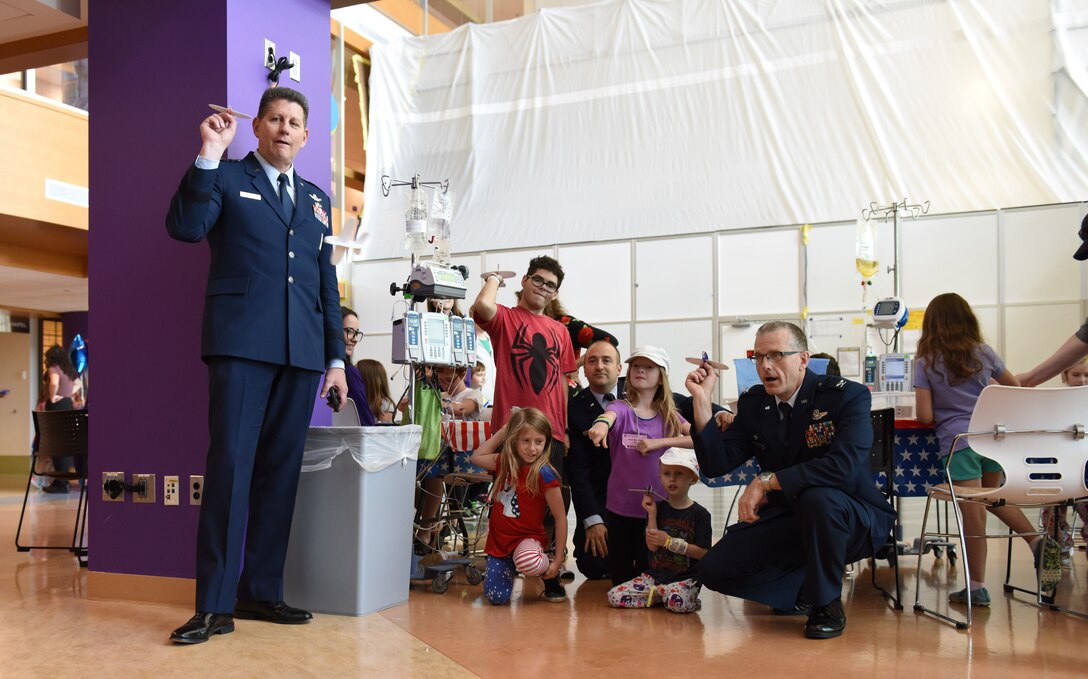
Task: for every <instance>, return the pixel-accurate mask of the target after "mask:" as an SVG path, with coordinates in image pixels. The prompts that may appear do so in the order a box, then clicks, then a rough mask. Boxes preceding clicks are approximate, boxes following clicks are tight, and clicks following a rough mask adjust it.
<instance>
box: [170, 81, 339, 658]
mask: <svg viewBox="0 0 1088 679" xmlns="http://www.w3.org/2000/svg"><path fill="white" fill-rule="evenodd" d="M308 112H309V106H308V104H307V102H306V98H305V97H304V96H302V94H301V93H299V92H296V91H294V90H291V89H287V88H285V87H277V88H274V89H269V90H267V91H266V92H265V94H264V96H262V97H261V103H260V108H259V110H258V111H257V118H256V119H255V120H254V121H253V134H254V135H255V136H256V137H257V151H256V153H250V154H249V155H247V156H246V157H245V158H243V159H242V160H240V161H227V160H221V159H222V157H223V154H224V152H225V151H226V148H227V146H228V145H230V143H231V141H232V140H233V139H234V133H235V132H236V131H237V119H236V118H235V116H234V115H233V113H231V112H230V111H226V112H223V113H216V114H213V115H210V116H208V117H207V118H205V119H204V120H203V121H202V122H201V124H200V137H201V142H202V145H201V149H200V155H199V156H198V157H197V160H196V162H195V163H194V164H193V165H192V166H191V167H190V168H189V171H188V172H186V174H185V177H184V178H183V179H182V181H181V186H180V187H179V188H178V191H177V193H176V194H174V198H173V200H172V201H171V202H170V211H169V213H168V214H167V217H166V228H167V231H169V233H170V235H171V236H173V237H174V238H176V239H177V240H180V241H185V242H192V243H195V242H199V241H200V240H203V239H205V238H206V239H207V241H208V244H209V246H210V247H211V263H210V265H209V270H208V286H207V290H206V292H205V297H204V325H203V333H202V338H201V357H202V358H203V359H204V362H205V363H207V364H208V394H209V403H208V425H209V432H210V435H211V436H210V439H211V440H210V445H209V447H208V458H207V463H206V466H205V471H204V489H203V498H202V499H201V508H200V524H199V526H198V528H197V545H196V615H194V616H193V617H192V619H190V620H189V622H187V623H186V624H184V625H182V626H181V627H179V628H178V629H176V630H174V632H173V634H172V635H171V636H170V638H171V639H172V640H173V641H174V642H176V643H183V644H195V643H200V642H203V641H207V640H208V638H209V637H210V636H211V635H213V634H226V633H228V632H232V631H234V617H235V616H237V617H240V618H249V619H257V620H267V621H269V622H275V623H286V624H298V623H305V622H308V621H309V620H310V618H311V617H312V616H311V615H310V613H309V612H308V611H303V610H300V609H297V608H292V607H290V606H288V605H287V604H286V603H284V602H283V564H284V560H285V559H286V556H287V539H288V534H289V532H290V528H291V515H292V513H293V512H294V506H295V492H296V489H297V487H298V477H299V472H300V470H301V467H302V448H303V444H304V442H305V439H306V432H307V427H308V426H309V422H310V415H311V412H312V410H313V402H314V394H315V393H316V392H317V385H318V381H319V380H320V379H321V374H322V373H323V372H324V373H325V377H324V385H323V386H322V388H321V396H322V397H324V396H326V395H327V394H328V392H329V389H330V388H331V387H334V386H335V387H337V388H338V389H339V391H340V394H341V395H344V394H346V393H347V385H346V383H345V380H344V338H343V330H342V326H341V318H340V295H339V292H338V290H337V285H336V269H335V268H334V267H333V265H332V263H331V259H330V257H331V254H332V253H331V250H332V246H331V245H327V244H326V243H325V238H326V237H328V236H330V235H331V234H332V232H331V230H330V228H329V215H330V214H331V207H330V204H329V197H328V195H327V194H326V193H325V192H324V191H322V190H321V189H320V188H318V187H317V186H315V185H314V184H311V183H309V182H307V181H306V180H304V179H302V178H301V177H299V176H298V174H297V173H295V171H294V159H295V156H296V155H297V154H298V152H299V150H300V149H301V148H302V147H303V146H304V145H305V144H306V137H307V129H306V118H307V114H308ZM243 554H244V558H243ZM239 573H240V574H239Z"/></svg>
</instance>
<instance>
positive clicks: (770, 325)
mask: <svg viewBox="0 0 1088 679" xmlns="http://www.w3.org/2000/svg"><path fill="white" fill-rule="evenodd" d="M779 330H785V331H786V332H788V333H789V334H790V344H791V345H792V349H793V350H794V351H808V338H807V337H805V332H804V331H803V330H801V328H798V327H797V326H796V325H794V324H793V323H790V322H789V321H768V322H766V323H764V324H763V325H761V326H759V330H756V336H757V337H758V336H759V335H765V334H767V333H770V332H777V331H779Z"/></svg>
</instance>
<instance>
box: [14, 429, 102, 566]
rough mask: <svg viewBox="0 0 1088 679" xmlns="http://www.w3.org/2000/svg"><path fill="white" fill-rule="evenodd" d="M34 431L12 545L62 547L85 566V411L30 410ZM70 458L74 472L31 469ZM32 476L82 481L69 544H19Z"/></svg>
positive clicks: (21, 546)
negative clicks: (58, 459)
mask: <svg viewBox="0 0 1088 679" xmlns="http://www.w3.org/2000/svg"><path fill="white" fill-rule="evenodd" d="M33 415H34V433H35V440H36V442H37V443H36V445H35V447H34V450H33V451H32V454H31V458H30V474H29V475H28V476H27V480H26V493H24V495H23V509H22V511H21V512H20V513H19V528H18V530H16V531H15V548H16V549H17V550H18V551H20V552H28V551H30V550H32V549H66V550H68V551H70V552H72V553H73V554H75V556H76V559H78V560H79V565H80V566H86V565H87V549H86V548H85V547H83V539H84V537H85V535H86V532H87V500H88V497H87V411H86V410H52V411H45V412H42V411H34V413H33ZM39 458H42V459H54V458H74V460H75V465H74V468H75V469H76V471H72V472H69V471H51V472H45V473H42V474H37V473H35V471H34V468H35V467H36V466H37V462H38V459H39ZM35 476H42V477H46V478H50V479H59V480H62V481H64V482H65V483H67V482H68V481H71V480H73V479H75V480H79V481H82V483H81V484H80V489H79V502H78V503H77V505H76V519H75V524H74V526H73V527H72V543H71V544H70V545H23V544H20V543H19V536H20V534H21V533H22V530H23V517H24V516H25V514H26V503H27V500H28V499H29V498H30V484H31V482H32V481H33V480H34V477H35Z"/></svg>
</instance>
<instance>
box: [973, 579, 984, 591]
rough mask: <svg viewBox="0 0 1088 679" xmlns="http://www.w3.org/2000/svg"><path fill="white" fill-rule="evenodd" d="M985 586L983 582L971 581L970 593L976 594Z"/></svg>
mask: <svg viewBox="0 0 1088 679" xmlns="http://www.w3.org/2000/svg"><path fill="white" fill-rule="evenodd" d="M985 586H986V583H985V582H975V581H974V580H972V581H971V591H972V592H977V591H979V590H980V589H982V588H983V587H985Z"/></svg>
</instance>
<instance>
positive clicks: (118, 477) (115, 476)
mask: <svg viewBox="0 0 1088 679" xmlns="http://www.w3.org/2000/svg"><path fill="white" fill-rule="evenodd" d="M110 481H117V482H118V483H124V482H125V473H124V472H102V501H103V502H124V501H125V493H124V491H121V494H120V495H118V496H117V497H110V494H109V493H107V492H106V484H107V483H109V482H110Z"/></svg>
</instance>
